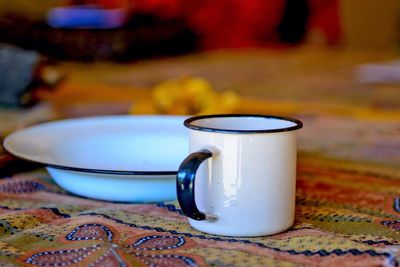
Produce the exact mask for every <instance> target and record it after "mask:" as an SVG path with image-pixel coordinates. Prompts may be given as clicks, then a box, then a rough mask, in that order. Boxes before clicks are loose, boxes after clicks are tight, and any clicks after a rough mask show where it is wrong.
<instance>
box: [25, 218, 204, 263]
mask: <svg viewBox="0 0 400 267" xmlns="http://www.w3.org/2000/svg"><path fill="white" fill-rule="evenodd" d="M65 239H66V240H68V241H87V240H96V241H100V242H99V243H98V244H94V245H92V246H87V247H79V248H73V249H64V250H50V251H43V252H39V253H36V254H33V255H31V256H29V257H28V258H26V260H25V262H26V263H29V264H32V265H36V266H74V265H75V264H77V265H78V264H81V263H83V262H85V263H86V262H87V261H88V260H87V258H88V257H89V256H91V255H93V254H94V256H92V257H93V258H92V261H91V262H90V263H88V266H90V267H97V266H110V267H111V266H118V267H127V266H130V265H129V262H127V261H126V260H125V259H124V256H125V255H127V254H128V255H132V256H134V257H135V258H136V259H137V260H138V261H139V262H141V263H142V264H144V265H146V266H176V267H179V266H185V267H186V266H198V264H197V263H196V261H195V260H194V259H192V258H190V257H188V256H184V255H177V254H169V253H165V252H164V251H165V250H173V249H179V248H181V247H183V246H184V245H185V244H186V241H185V238H184V237H182V236H170V235H149V236H144V237H140V238H134V239H135V240H136V241H135V242H134V243H129V241H128V243H127V244H125V243H119V242H115V240H114V234H113V232H112V230H110V228H109V227H107V226H105V225H102V224H96V223H89V224H83V225H80V226H78V227H76V228H75V229H73V230H72V231H71V232H69V233H68V234H67V235H66V236H65ZM130 240H131V239H130ZM156 252H159V253H156Z"/></svg>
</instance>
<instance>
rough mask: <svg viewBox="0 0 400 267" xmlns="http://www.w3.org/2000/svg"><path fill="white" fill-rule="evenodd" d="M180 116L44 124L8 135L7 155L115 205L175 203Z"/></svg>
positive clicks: (184, 147)
mask: <svg viewBox="0 0 400 267" xmlns="http://www.w3.org/2000/svg"><path fill="white" fill-rule="evenodd" d="M184 119H185V117H181V116H129V115H121V116H100V117H88V118H79V119H69V120H61V121H55V122H49V123H43V124H39V125H36V126H32V127H29V128H25V129H22V130H18V131H16V132H14V133H12V134H10V135H9V136H8V137H7V138H6V139H5V140H4V143H3V146H4V148H5V149H6V150H7V151H8V152H9V153H11V154H13V155H15V156H17V157H19V158H22V159H25V160H29V161H33V162H38V163H42V164H44V165H45V166H46V169H47V171H48V172H49V173H50V175H51V177H52V178H53V179H54V180H55V181H56V183H57V184H59V185H60V186H61V187H63V188H64V189H65V190H67V191H69V192H71V193H74V194H77V195H80V196H84V197H89V198H95V199H101V200H110V201H119V202H159V201H169V200H174V199H176V185H175V175H176V170H177V169H178V167H179V164H180V163H181V161H182V160H183V159H184V158H185V156H186V154H187V151H188V142H187V139H188V137H187V130H186V129H185V127H183V121H184Z"/></svg>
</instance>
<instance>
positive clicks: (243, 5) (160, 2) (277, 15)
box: [72, 0, 341, 49]
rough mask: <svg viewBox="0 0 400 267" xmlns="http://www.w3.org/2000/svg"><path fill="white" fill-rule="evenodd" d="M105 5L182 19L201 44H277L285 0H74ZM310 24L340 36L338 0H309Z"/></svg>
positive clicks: (330, 36)
mask: <svg viewBox="0 0 400 267" xmlns="http://www.w3.org/2000/svg"><path fill="white" fill-rule="evenodd" d="M72 2H73V3H75V4H76V3H77V2H78V3H79V4H83V3H82V2H84V4H98V5H100V6H102V7H104V8H125V9H127V10H129V12H130V13H131V14H137V13H141V14H150V15H155V16H157V17H159V18H162V19H180V20H183V21H185V22H186V24H187V26H188V27H189V28H190V29H192V30H193V31H194V32H195V33H196V34H197V35H198V37H199V40H200V48H202V49H216V48H225V47H232V48H233V47H249V46H264V45H268V44H276V43H277V42H278V36H277V31H276V29H277V27H278V25H279V23H280V22H281V19H282V15H283V12H284V9H285V5H286V1H285V0H246V1H232V0H213V1H207V0H190V1H188V0H73V1H72ZM308 5H309V10H310V14H309V20H308V27H307V28H318V29H319V30H321V31H322V32H323V34H324V35H325V37H326V40H327V42H328V43H330V44H332V43H336V42H337V41H338V40H339V38H340V34H341V32H340V25H339V15H338V0H308Z"/></svg>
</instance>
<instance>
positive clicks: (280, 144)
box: [177, 114, 303, 236]
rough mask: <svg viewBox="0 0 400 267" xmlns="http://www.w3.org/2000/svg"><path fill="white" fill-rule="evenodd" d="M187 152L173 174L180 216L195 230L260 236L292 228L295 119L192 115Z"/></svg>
mask: <svg viewBox="0 0 400 267" xmlns="http://www.w3.org/2000/svg"><path fill="white" fill-rule="evenodd" d="M184 125H185V126H186V127H187V128H189V129H190V131H189V134H190V138H189V140H190V146H189V147H190V152H191V154H190V155H189V156H188V157H187V158H186V159H185V160H184V161H183V162H182V164H181V165H180V167H179V170H178V174H177V195H178V201H179V204H180V206H181V208H182V211H183V213H184V214H185V215H186V216H188V217H189V222H190V224H191V226H192V227H193V228H195V229H197V230H199V231H202V232H205V233H210V234H217V235H224V236H263V235H272V234H276V233H279V232H282V231H284V230H286V229H288V228H289V227H291V226H292V225H293V222H294V212H295V191H296V155H297V143H296V132H297V130H298V129H300V128H302V126H303V124H302V122H300V121H299V120H297V119H293V118H285V117H276V116H264V115H243V114H229V115H209V116H197V117H191V118H189V119H187V120H185V122H184Z"/></svg>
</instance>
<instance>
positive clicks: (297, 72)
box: [0, 49, 400, 266]
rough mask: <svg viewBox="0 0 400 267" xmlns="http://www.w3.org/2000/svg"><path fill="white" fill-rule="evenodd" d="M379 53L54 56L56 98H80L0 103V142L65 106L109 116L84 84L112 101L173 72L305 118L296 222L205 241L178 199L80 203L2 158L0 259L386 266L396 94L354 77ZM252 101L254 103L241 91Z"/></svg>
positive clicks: (257, 107)
mask: <svg viewBox="0 0 400 267" xmlns="http://www.w3.org/2000/svg"><path fill="white" fill-rule="evenodd" d="M387 58H389V56H388V55H382V54H379V55H376V54H373V53H361V52H351V53H350V52H343V51H332V50H323V51H322V52H321V51H310V50H309V49H299V50H294V51H286V52H276V51H275V52H268V51H244V52H240V53H229V52H219V53H213V54H202V55H191V56H187V57H182V58H177V59H163V60H158V61H150V62H142V63H137V64H133V65H128V66H127V65H124V66H121V65H115V66H114V65H112V64H106V63H105V64H100V65H93V68H92V69H88V68H87V66H81V65H79V64H71V63H70V64H66V65H65V66H64V67H65V69H66V71H67V73H69V78H70V80H69V81H68V82H66V83H65V84H63V85H62V86H61V87H62V88H60V89H59V90H58V93H60V92H62V91H63V90H64V91H65V90H66V88H69V89H68V90H69V91H68V90H67V91H68V94H69V96H68V97H67V98H65V97H64V100H65V99H68V100H69V101H70V102H71V103H72V102H74V101H75V100H76V99H80V100H82V101H75V102H74V105H70V106H68V105H66V104H65V102H64V104H63V105H61V104H60V103H59V102H57V101H59V99H60V98H63V97H62V93H60V94H61V96H56V97H54V98H52V99H50V104H46V105H41V106H38V107H36V108H35V109H34V110H29V111H24V110H19V111H16V110H14V111H11V110H2V111H0V126H1V127H0V130H1V132H2V135H3V136H4V135H6V134H7V133H9V132H11V131H13V130H15V129H17V128H21V127H24V126H26V125H29V124H32V123H35V122H38V121H43V120H49V119H54V118H60V117H66V116H68V115H71V114H75V115H76V112H77V110H79V112H81V113H80V114H81V115H85V113H86V114H89V113H90V112H88V111H92V112H91V113H90V114H91V115H93V107H94V106H96V112H98V113H101V114H104V113H107V110H108V111H110V112H111V111H115V109H112V108H111V107H112V105H113V104H112V103H107V101H104V99H100V100H101V101H100V100H99V97H97V98H96V97H94V98H95V99H96V101H97V102H96V103H95V105H94V104H93V102H91V103H89V104H88V105H87V106H86V108H85V103H87V102H90V101H87V99H86V100H85V98H86V95H85V93H82V92H83V90H87V91H85V92H88V91H90V90H93V87H92V85H93V84H98V85H100V84H101V86H103V87H104V88H103V89H101V90H105V91H107V88H113V89H112V90H110V95H112V94H113V93H112V92H116V91H118V90H119V91H118V92H121V91H123V90H126V92H127V94H132V97H133V98H134V96H139V95H142V94H143V92H140V93H137V94H136V93H132V91H131V90H137V89H133V88H131V87H132V86H133V85H134V86H137V87H143V88H145V87H146V86H149V85H151V84H152V83H154V82H157V81H159V80H162V79H165V78H168V77H173V76H174V75H177V74H182V73H183V74H196V75H202V76H204V77H206V78H208V79H209V80H210V81H212V82H213V83H214V84H216V86H217V88H221V89H226V88H228V87H229V88H233V89H236V90H238V91H240V92H241V93H242V94H243V95H244V99H243V103H242V104H243V105H242V106H241V110H239V111H243V112H251V111H254V112H263V113H272V114H283V115H292V116H296V117H298V118H300V119H301V120H302V121H303V122H304V124H305V127H304V129H302V130H301V131H300V133H299V164H298V180H297V203H296V205H297V206H296V220H295V224H294V226H293V227H292V228H290V229H289V230H288V231H286V232H284V233H281V234H277V235H273V236H267V237H257V238H231V237H222V236H214V235H208V234H204V233H201V232H198V231H195V230H194V229H192V228H191V227H190V226H189V224H188V223H187V220H186V218H185V217H184V216H183V215H182V213H181V210H180V208H179V206H178V205H177V203H176V202H171V203H156V204H119V203H109V202H101V201H97V200H91V199H84V198H80V197H77V196H73V195H70V194H68V193H67V192H65V191H63V190H62V189H61V188H60V187H58V186H57V185H56V184H55V183H54V182H53V181H52V179H51V178H50V177H49V176H48V174H47V173H46V172H45V171H44V170H43V169H40V168H39V169H35V168H34V167H35V166H31V165H26V164H23V163H22V162H20V161H15V159H13V158H11V157H10V156H8V155H5V154H2V156H1V157H0V173H1V175H2V176H3V177H4V178H3V179H0V266H398V264H399V262H400V233H399V230H400V171H399V166H400V116H398V115H399V114H400V113H399V112H400V104H399V103H400V91H399V90H400V88H399V87H397V86H392V85H382V84H381V85H366V84H361V83H358V82H357V80H356V79H355V76H354V74H353V72H352V70H353V69H352V68H353V66H354V65H355V64H358V63H364V62H368V61H371V60H372V61H373V60H382V59H387ZM111 66H112V68H110V67H111ZM165 66H168V67H167V68H166V67H165ZM84 69H87V70H86V72H84V73H85V74H82V71H83V70H84ZM99 72H101V73H102V75H99ZM101 86H100V87H101ZM77 88H78V89H77ZM74 90H75V91H74ZM99 90H100V89H99ZM101 90H100V91H101ZM139 91H140V89H139ZM73 92H75V95H74V93H73ZM101 92H103V91H101ZM55 94H57V93H55ZM93 94H94V95H96V93H93ZM98 94H99V93H98V92H97V95H98ZM101 94H103V93H101ZM89 95H90V94H89ZM254 96H257V98H258V99H257V100H254V99H253V100H249V99H247V98H246V97H254ZM87 98H88V99H91V100H93V99H94V98H93V97H91V98H90V97H87ZM139 98H140V97H138V98H137V99H135V101H140V99H139ZM260 98H262V100H259V99H260ZM108 99H109V98H108ZM121 99H125V100H126V96H125V97H121ZM112 101H113V103H114V104H115V103H117V102H118V97H115V98H113V99H112ZM251 101H253V102H251ZM260 101H261V102H260ZM77 103H79V108H77V105H75V104H77ZM99 103H100V104H99ZM51 104H53V105H56V106H58V108H57V109H53V108H52V105H51ZM60 106H61V108H60ZM82 107H83V108H82ZM100 107H107V108H109V109H107V110H106V111H104V110H103V109H101V108H100ZM114 107H115V106H114ZM119 107H120V108H121V107H122V106H119ZM121 109H122V108H121ZM72 111H73V112H72Z"/></svg>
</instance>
